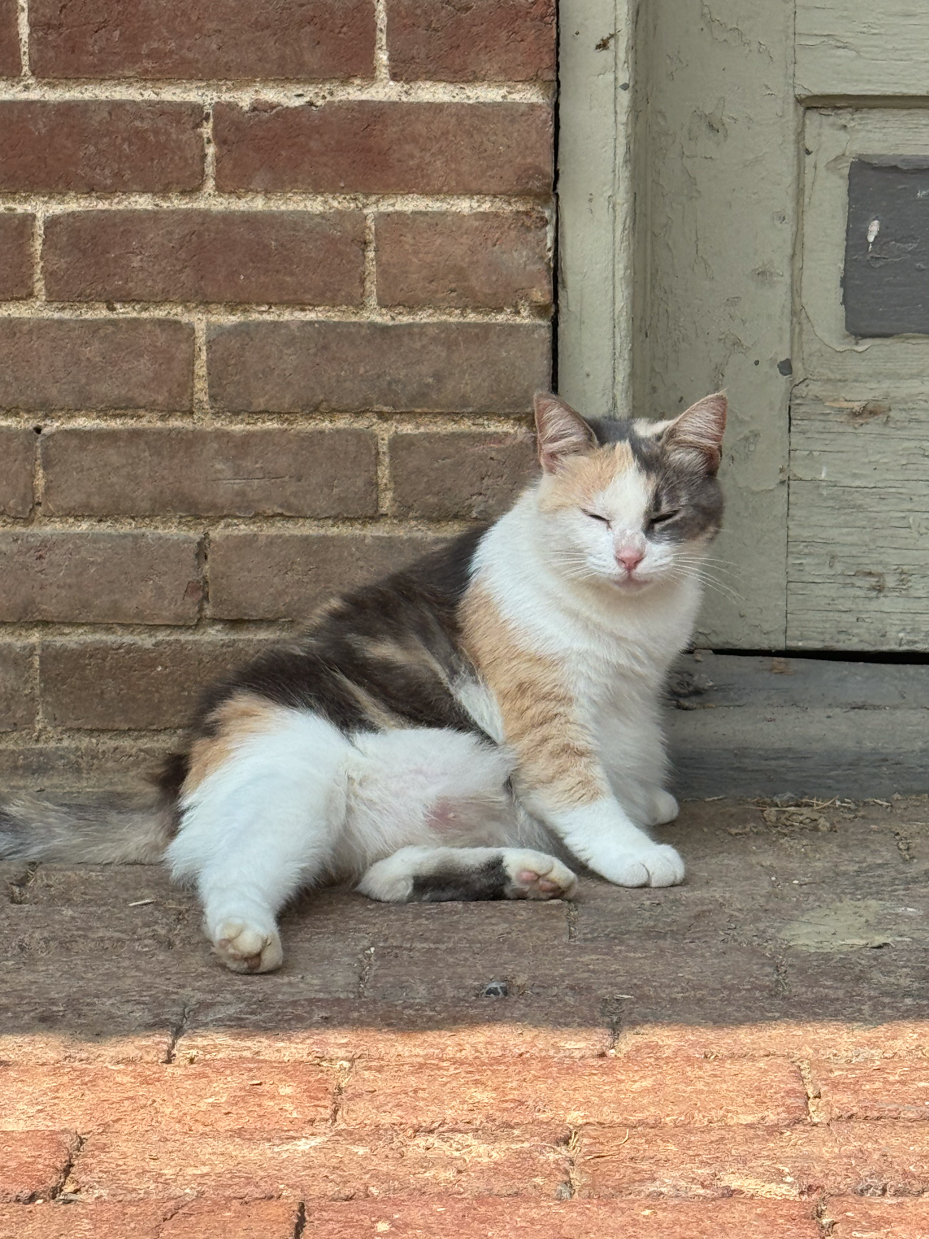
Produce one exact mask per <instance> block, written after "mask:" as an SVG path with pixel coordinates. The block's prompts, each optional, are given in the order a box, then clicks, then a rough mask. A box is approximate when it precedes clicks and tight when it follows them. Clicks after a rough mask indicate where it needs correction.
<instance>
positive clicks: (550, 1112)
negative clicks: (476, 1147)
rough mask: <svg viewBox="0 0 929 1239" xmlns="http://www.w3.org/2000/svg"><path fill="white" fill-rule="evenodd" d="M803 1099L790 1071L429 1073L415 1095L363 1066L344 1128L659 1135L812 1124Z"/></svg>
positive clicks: (389, 1072)
mask: <svg viewBox="0 0 929 1239" xmlns="http://www.w3.org/2000/svg"><path fill="white" fill-rule="evenodd" d="M806 1114H807V1107H806V1093H805V1091H804V1088H803V1083H802V1081H801V1079H800V1074H799V1072H798V1071H797V1069H796V1067H794V1066H793V1065H792V1064H790V1063H786V1062H780V1061H778V1060H776V1059H768V1060H765V1061H763V1062H757V1063H746V1062H744V1061H735V1062H728V1063H727V1062H707V1061H704V1062H702V1063H695V1062H692V1061H688V1062H686V1063H679V1064H671V1063H669V1062H668V1060H667V1059H662V1060H658V1061H657V1062H655V1063H651V1064H645V1063H641V1062H636V1063H634V1064H632V1063H624V1062H623V1060H622V1059H605V1060H595V1061H588V1060H578V1061H573V1062H564V1063H557V1064H556V1063H553V1062H544V1061H543V1062H531V1061H530V1062H524V1063H521V1064H520V1067H519V1069H518V1070H515V1071H514V1069H513V1064H512V1063H511V1062H506V1061H498V1062H491V1061H486V1060H485V1061H483V1062H481V1063H480V1064H474V1065H471V1064H469V1063H455V1064H449V1065H446V1066H440V1065H438V1064H429V1065H428V1066H427V1065H425V1064H424V1065H423V1066H422V1067H421V1068H420V1069H419V1071H418V1072H417V1074H416V1087H415V1089H411V1088H410V1076H409V1071H408V1070H407V1068H406V1067H405V1066H401V1065H399V1064H397V1065H394V1064H390V1063H385V1064H367V1065H359V1066H358V1067H357V1068H356V1070H355V1071H354V1072H353V1074H352V1076H351V1078H350V1079H349V1081H348V1083H347V1084H346V1086H345V1092H344V1096H343V1109H342V1115H343V1118H344V1121H345V1123H346V1124H347V1125H349V1126H351V1127H363V1126H366V1125H368V1124H371V1125H378V1124H399V1125H402V1126H415V1127H420V1128H442V1127H447V1128H452V1129H461V1130H464V1129H467V1128H470V1127H479V1126H495V1125H505V1124H511V1123H530V1122H545V1123H556V1122H561V1123H565V1124H571V1125H572V1126H576V1125H577V1124H578V1123H596V1122H599V1123H616V1124H622V1125H630V1126H632V1125H643V1126H659V1125H661V1126H663V1125H670V1124H689V1125H694V1124H696V1125H703V1124H710V1123H720V1124H722V1123H726V1124H742V1123H755V1124H763V1125H766V1126H780V1125H788V1124H793V1123H799V1122H801V1121H802V1120H803V1119H805V1118H806Z"/></svg>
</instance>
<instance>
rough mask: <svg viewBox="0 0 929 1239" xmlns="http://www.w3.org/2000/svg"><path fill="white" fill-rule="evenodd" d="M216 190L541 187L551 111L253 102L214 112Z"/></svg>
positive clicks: (522, 106)
mask: <svg viewBox="0 0 929 1239" xmlns="http://www.w3.org/2000/svg"><path fill="white" fill-rule="evenodd" d="M213 116H214V122H213V131H214V136H215V141H216V155H217V158H216V183H217V186H218V187H219V189H221V190H235V189H253V190H288V189H291V190H308V191H310V192H313V193H351V192H355V193H416V194H548V193H549V192H550V191H551V184H552V113H551V109H550V108H548V107H547V106H545V105H544V104H536V103H381V102H377V101H373V100H363V101H362V100H358V101H350V102H335V103H324V104H321V105H320V106H313V107H311V106H305V107H295V108H294V107H278V106H276V105H259V106H256V107H253V108H252V109H250V110H248V111H246V110H245V109H243V108H240V107H238V106H236V105H234V104H230V103H220V104H217V105H216V107H215V108H214V111H213Z"/></svg>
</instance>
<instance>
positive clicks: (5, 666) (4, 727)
mask: <svg viewBox="0 0 929 1239" xmlns="http://www.w3.org/2000/svg"><path fill="white" fill-rule="evenodd" d="M34 653H35V647H34V646H32V645H27V644H25V643H24V642H19V641H4V642H2V643H0V731H19V730H20V728H31V727H32V726H33V724H34V723H35V688H34V686H33V675H32V659H33V655H34Z"/></svg>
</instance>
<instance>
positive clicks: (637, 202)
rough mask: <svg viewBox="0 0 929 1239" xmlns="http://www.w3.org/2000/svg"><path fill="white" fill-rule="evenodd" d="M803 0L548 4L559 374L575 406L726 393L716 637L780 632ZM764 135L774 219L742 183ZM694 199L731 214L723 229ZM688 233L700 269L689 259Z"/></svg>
mask: <svg viewBox="0 0 929 1239" xmlns="http://www.w3.org/2000/svg"><path fill="white" fill-rule="evenodd" d="M795 3H796V0H770V3H769V4H767V5H765V6H763V10H762V9H759V10H758V11H757V12H754V13H753V14H751V15H750V16H749V18H748V19H746V16H745V13H744V5H742V4H741V2H740V0H702V3H701V4H700V5H699V6H697V5H694V4H692V3H691V2H690V0H647V2H646V3H642V2H641V0H561V4H560V9H559V30H560V53H559V73H560V81H559V141H558V210H559V254H558V333H557V349H558V353H557V373H558V384H559V388H560V390H561V392H562V394H563V395H564V396H565V398H566V399H567V400H569V401H571V402H572V403H575V404H576V405H577V406H578V407H579V408H580V409H581V410H582V411H583V410H587V411H588V412H590V413H597V414H600V415H603V414H608V413H610V412H616V411H622V412H625V411H627V410H632V409H634V410H635V412H636V414H637V415H640V416H641V415H644V416H654V417H666V416H669V415H671V414H673V413H674V412H676V411H680V409H682V408H684V407H686V403H689V402H690V401H692V400H696V399H699V398H700V397H701V396H703V395H705V394H706V393H707V392H708V391H712V390H716V389H718V388H726V389H727V390H728V393H729V396H730V410H731V412H730V426H729V430H728V432H727V438H726V452H725V459H724V468H723V474H722V477H723V484H724V489H725V491H726V496H727V506H728V517H727V521H726V524H725V528H724V531H723V534H722V536H721V538H720V540H719V542H718V544H717V547H716V548H715V551H714V554H715V555H716V557H717V558H718V560H719V561H720V564H721V567H720V576H721V580H722V581H724V582H726V583H727V584H731V583H732V577H731V575H730V574H731V572H732V569H733V565H734V566H735V570H736V572H737V574H738V580H737V585H738V587H739V589H738V594H739V596H738V597H736V598H733V597H731V596H730V597H728V598H727V597H726V596H724V594H722V593H714V592H710V593H708V595H707V599H706V603H705V605H704V608H703V611H702V613H701V617H700V620H699V621H698V625H697V631H696V634H695V639H696V641H697V643H698V644H699V645H701V646H708V647H710V648H718V649H740V648H741V649H759V650H761V649H770V650H783V649H785V648H786V637H787V515H788V513H787V507H788V495H787V485H788V482H787V479H788V466H789V405H790V396H791V391H792V388H793V385H794V383H796V382H797V381H798V380H799V379H800V378H801V377H802V375H801V374H800V373H799V369H800V366H799V361H800V359H799V353H798V349H797V347H796V345H797V340H796V325H795V321H794V320H795V314H794V306H795V296H794V277H795V264H796V247H797V238H798V228H799V215H800V179H801V163H800V154H801V141H800V132H801V126H802V112H803V109H802V106H801V104H800V102H799V101H798V99H797V97H796V94H795V89H794V22H793V14H794V6H795ZM740 14H741V18H740ZM740 20H741V25H740ZM749 21H750V23H751V28H750V29H749V28H748V22H749ZM743 27H745V29H743ZM719 118H721V124H722V128H723V130H725V132H724V133H723V134H722V137H720V134H719V131H718V130H714V126H716V125H717V124H718V123H720V120H719ZM691 126H693V127H694V128H693V130H692V131H691ZM685 135H686V143H685ZM756 142H758V143H759V144H760V149H761V150H762V151H763V153H764V156H765V158H766V159H767V163H766V164H765V167H764V170H763V171H764V177H765V178H768V179H769V180H770V183H771V185H772V186H773V187H774V188H773V193H772V197H773V198H774V199H776V202H777V204H778V210H779V213H780V215H781V218H780V220H779V221H775V220H774V214H775V211H773V210H772V212H770V213H766V211H765V205H764V196H763V194H759V192H758V189H757V186H753V185H752V182H751V175H752V174H751V172H750V171H749V169H750V168H751V165H752V163H753V161H754V160H755V159H756V155H757V153H758V152H756V148H755V145H754V144H755V143H756ZM685 146H686V149H685ZM685 165H686V166H685ZM756 171H757V170H756ZM742 178H744V179H742ZM729 186H732V187H734V190H735V192H733V193H732V194H730V193H729V188H728V187H729ZM740 196H741V199H744V202H743V201H741V200H740ZM695 204H696V205H695ZM743 206H744V209H745V211H748V210H752V211H755V212H758V213H759V214H758V219H759V220H760V221H761V222H760V227H759V233H758V235H757V236H756V235H755V231H754V230H753V229H752V228H744V227H743V229H742V231H741V232H738V230H737V228H736V227H734V226H733V225H734V224H735V223H736V222H737V219H738V211H739V209H741V208H742V207H743ZM699 211H703V212H704V213H705V212H706V211H714V212H716V213H718V214H719V213H723V214H724V213H725V212H726V211H729V212H730V215H729V217H728V221H727V222H726V223H724V224H723V225H722V226H721V228H719V229H716V230H715V234H716V235H714V229H711V228H707V227H706V226H705V224H706V218H707V217H706V215H705V214H704V215H703V216H700V215H699V213H698V212H699ZM730 233H731V235H730ZM697 242H699V243H700V245H701V247H702V252H701V253H700V257H699V260H700V263H701V264H702V269H701V271H700V272H695V271H694V270H690V271H688V270H687V267H688V258H689V255H690V253H691V250H690V249H688V246H689V245H692V246H693V248H694V249H696V246H697ZM675 247H676V249H675ZM681 255H683V256H684V260H683V262H682V261H681ZM691 265H696V262H695V263H694V264H691ZM675 298H676V299H677V300H676V301H675ZM681 307H685V308H684V309H683V310H682V309H681ZM685 402H686V403H685ZM723 561H727V562H725V563H723Z"/></svg>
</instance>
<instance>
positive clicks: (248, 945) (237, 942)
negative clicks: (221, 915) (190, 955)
mask: <svg viewBox="0 0 929 1239" xmlns="http://www.w3.org/2000/svg"><path fill="white" fill-rule="evenodd" d="M213 950H214V951H215V952H216V954H217V955H218V956H219V958H220V959H221V960H222V961H223V963H224V964H225V965H226V967H227V968H230V969H231V970H232V971H233V972H273V971H274V970H275V968H280V966H281V964H282V963H283V962H284V950H283V947H282V946H281V939H280V936H279V935H278V934H277V933H276V932H274V931H272V932H271V933H262V931H261V930H260V929H256V928H255V927H254V926H253V925H249V924H248V922H247V921H223V922H222V924H221V925H220V926H219V927H218V929H217V930H216V933H215V935H214V937H213Z"/></svg>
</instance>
